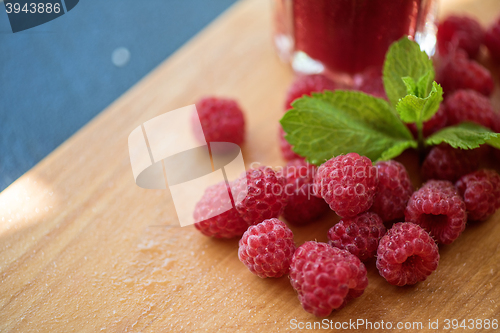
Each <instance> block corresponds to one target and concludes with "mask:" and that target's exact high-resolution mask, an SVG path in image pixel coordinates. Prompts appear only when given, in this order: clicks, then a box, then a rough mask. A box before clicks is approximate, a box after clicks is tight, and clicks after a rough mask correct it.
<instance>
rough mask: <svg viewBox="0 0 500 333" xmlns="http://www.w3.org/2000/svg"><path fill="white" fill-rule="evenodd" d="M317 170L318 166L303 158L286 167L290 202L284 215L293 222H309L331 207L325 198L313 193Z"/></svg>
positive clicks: (302, 223)
mask: <svg viewBox="0 0 500 333" xmlns="http://www.w3.org/2000/svg"><path fill="white" fill-rule="evenodd" d="M316 170H317V167H316V166H314V165H312V164H309V163H307V162H306V161H304V160H303V159H296V160H293V161H290V162H288V163H287V165H286V167H285V169H284V175H285V177H286V184H287V185H286V193H287V194H288V203H287V204H286V207H285V211H284V212H283V217H284V218H285V219H286V220H287V221H288V222H289V223H291V224H295V225H305V224H308V223H310V222H312V221H314V220H316V219H318V218H319V217H320V216H321V215H322V214H323V213H325V212H326V211H328V209H329V208H328V204H327V203H326V202H325V200H323V199H322V198H319V197H317V196H315V195H314V193H313V192H314V186H313V185H314V175H315V174H316Z"/></svg>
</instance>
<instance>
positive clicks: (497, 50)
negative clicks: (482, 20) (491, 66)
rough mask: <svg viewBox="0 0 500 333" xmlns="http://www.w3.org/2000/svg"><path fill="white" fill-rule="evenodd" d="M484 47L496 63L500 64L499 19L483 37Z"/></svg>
mask: <svg viewBox="0 0 500 333" xmlns="http://www.w3.org/2000/svg"><path fill="white" fill-rule="evenodd" d="M484 45H486V47H487V48H488V51H490V55H491V57H492V58H493V60H495V61H496V62H500V18H499V19H498V20H497V21H496V22H495V23H493V24H492V25H491V27H490V28H489V29H488V30H487V31H486V34H485V36H484Z"/></svg>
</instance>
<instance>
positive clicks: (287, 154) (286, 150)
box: [279, 125, 303, 161]
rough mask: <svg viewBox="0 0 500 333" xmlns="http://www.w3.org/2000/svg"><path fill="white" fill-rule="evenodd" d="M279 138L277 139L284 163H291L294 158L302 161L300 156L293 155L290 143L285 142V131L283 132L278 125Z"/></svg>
mask: <svg viewBox="0 0 500 333" xmlns="http://www.w3.org/2000/svg"><path fill="white" fill-rule="evenodd" d="M279 136H280V137H279V139H280V149H281V154H282V155H283V158H284V159H285V161H291V160H294V159H296V158H302V159H303V157H302V156H300V155H298V154H297V153H295V152H294V151H293V150H292V145H291V144H290V143H288V141H286V139H285V131H284V130H283V128H282V127H281V125H279Z"/></svg>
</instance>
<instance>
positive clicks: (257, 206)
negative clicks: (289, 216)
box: [232, 166, 288, 224]
mask: <svg viewBox="0 0 500 333" xmlns="http://www.w3.org/2000/svg"><path fill="white" fill-rule="evenodd" d="M245 179H246V181H245ZM285 185H286V179H285V177H284V176H282V175H281V174H279V173H276V172H275V171H274V170H273V169H271V168H270V167H266V166H261V167H259V168H257V169H251V170H248V171H247V172H246V173H245V174H243V175H242V176H241V177H240V178H238V179H236V180H235V181H234V182H233V184H232V188H233V190H234V192H233V193H236V194H235V198H236V210H237V211H238V212H239V213H240V214H241V216H242V217H243V219H244V220H245V221H247V223H248V224H257V223H260V222H262V221H264V220H267V219H271V218H275V217H276V218H277V217H279V216H280V215H281V214H282V213H283V210H284V209H285V205H286V202H287V199H288V195H287V194H286V192H285ZM245 189H246V191H245ZM245 192H246V193H245Z"/></svg>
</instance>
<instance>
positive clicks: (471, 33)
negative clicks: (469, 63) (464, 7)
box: [436, 15, 484, 58]
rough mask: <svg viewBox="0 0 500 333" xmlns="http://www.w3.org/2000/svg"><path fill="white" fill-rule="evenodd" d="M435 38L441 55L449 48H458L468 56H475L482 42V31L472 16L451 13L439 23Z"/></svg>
mask: <svg viewBox="0 0 500 333" xmlns="http://www.w3.org/2000/svg"><path fill="white" fill-rule="evenodd" d="M436 38H437V46H438V50H439V53H440V54H441V55H446V54H447V53H448V51H449V49H450V48H451V49H453V48H460V49H463V50H464V51H466V52H467V54H468V56H469V57H470V58H475V57H476V56H477V54H478V52H479V47H480V46H481V43H482V42H483V39H484V31H483V28H482V27H481V25H480V24H479V23H478V22H477V21H476V20H475V19H474V18H472V17H468V16H455V15H451V16H448V17H447V18H446V19H445V20H444V21H443V22H441V23H440V24H439V26H438V31H437V35H436Z"/></svg>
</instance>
